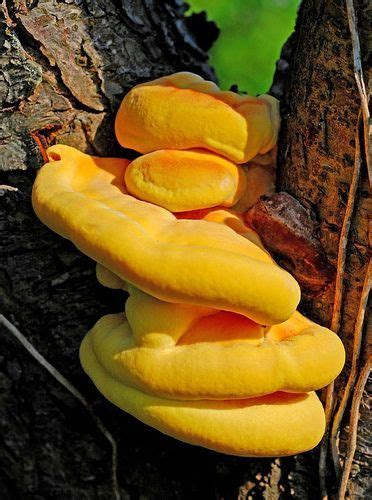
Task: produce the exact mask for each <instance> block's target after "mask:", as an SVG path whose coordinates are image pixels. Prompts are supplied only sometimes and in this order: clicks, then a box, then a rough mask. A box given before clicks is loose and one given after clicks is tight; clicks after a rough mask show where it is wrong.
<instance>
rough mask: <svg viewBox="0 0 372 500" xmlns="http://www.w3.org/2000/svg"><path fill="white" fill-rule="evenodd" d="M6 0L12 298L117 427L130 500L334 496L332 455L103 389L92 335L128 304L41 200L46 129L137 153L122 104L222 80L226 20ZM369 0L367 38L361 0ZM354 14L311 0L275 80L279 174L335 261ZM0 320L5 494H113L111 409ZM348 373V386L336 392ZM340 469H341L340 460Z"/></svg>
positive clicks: (318, 307)
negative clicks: (218, 72)
mask: <svg viewBox="0 0 372 500" xmlns="http://www.w3.org/2000/svg"><path fill="white" fill-rule="evenodd" d="M2 5H3V17H2V20H1V21H2V25H1V26H2V28H1V38H0V43H1V46H2V49H3V50H2V54H3V55H2V58H1V60H0V64H1V71H2V72H1V74H2V78H0V98H1V101H2V108H1V116H2V123H1V128H0V134H1V135H0V137H1V139H0V175H1V180H0V184H1V185H2V186H1V191H0V194H1V197H0V224H1V228H2V244H1V248H0V252H1V256H2V260H1V264H0V301H1V313H3V314H4V315H5V316H6V317H7V318H8V319H9V320H11V321H12V323H13V324H14V325H15V326H17V327H18V328H19V329H20V330H21V331H22V332H23V333H24V334H25V335H26V337H27V338H28V339H29V340H30V341H31V342H32V344H33V345H34V346H35V347H36V348H37V349H38V350H39V351H40V353H41V354H42V355H44V356H45V358H46V359H47V360H48V361H49V362H50V363H51V364H52V365H53V366H54V367H55V368H56V369H58V370H59V371H60V372H61V373H62V374H63V375H64V376H65V377H67V379H68V380H70V381H71V382H72V383H73V384H74V386H75V387H76V388H78V390H79V391H80V392H81V393H82V394H83V395H84V396H85V397H86V398H87V399H88V400H89V402H91V404H92V407H93V410H94V412H95V414H96V415H97V416H98V417H100V418H101V419H102V421H103V422H104V424H105V426H106V427H107V429H108V430H109V431H110V433H111V434H112V436H113V438H114V439H115V441H116V443H117V446H118V463H117V477H118V480H119V487H120V493H121V497H122V498H123V499H124V498H130V499H136V498H141V499H158V498H166V499H173V498H174V499H176V498H177V499H190V498H203V499H208V498H221V499H222V498H226V499H230V498H231V499H232V498H239V499H248V498H251V497H258V498H279V497H281V498H286V497H294V498H301V499H306V498H309V499H313V498H318V497H319V495H320V490H319V486H318V481H317V478H316V470H317V464H318V455H317V452H313V453H307V454H304V455H301V456H298V457H294V458H287V459H281V460H279V459H276V460H271V459H242V458H235V457H228V456H224V455H221V454H217V453H214V452H212V451H208V450H205V449H202V448H198V447H193V446H189V445H186V444H183V443H180V442H178V441H175V440H173V439H171V438H168V437H166V436H164V435H162V434H160V433H159V432H157V431H155V430H153V429H151V428H149V427H147V426H144V425H142V424H141V423H140V422H138V421H136V420H135V419H134V418H132V417H130V416H128V415H126V414H125V413H123V412H122V411H120V410H119V409H117V408H115V407H113V406H112V405H111V404H110V403H108V402H107V401H106V400H105V399H104V398H103V397H101V396H100V394H99V393H98V392H97V391H96V389H95V388H94V387H93V386H92V384H91V382H90V381H89V380H88V378H87V377H86V376H85V374H84V373H83V372H82V370H81V368H80V365H79V359H78V348H79V344H80V342H81V339H82V338H83V336H84V334H85V333H86V331H87V330H88V329H89V328H90V327H91V326H92V325H93V324H94V323H95V322H96V321H97V319H98V318H99V317H100V316H102V315H103V314H107V313H109V312H119V311H121V310H122V309H123V302H124V300H125V296H124V294H122V295H121V294H120V293H119V292H117V291H115V292H111V291H108V290H107V289H104V288H102V287H100V286H99V285H98V284H97V282H96V279H95V274H94V263H93V262H92V261H91V260H89V259H88V258H86V257H85V256H84V255H82V254H80V253H79V252H78V251H77V250H76V249H75V248H74V247H73V246H72V244H70V243H69V242H67V241H65V240H63V239H62V238H60V237H58V236H57V235H55V234H53V233H52V232H51V231H49V230H48V229H46V228H45V227H44V226H42V224H41V223H39V221H38V220H37V219H36V217H35V216H34V214H33V212H32V208H31V204H30V190H31V186H32V182H33V179H34V177H35V169H36V168H38V167H39V166H40V165H41V164H42V163H43V151H44V149H45V147H46V146H47V145H48V144H51V143H53V142H55V141H57V142H62V143H65V144H69V145H72V146H76V147H78V148H79V149H81V150H83V151H86V152H89V153H93V154H97V155H111V156H115V155H123V154H124V152H123V150H122V149H120V148H119V147H118V146H117V144H116V142H115V139H114V134H113V117H114V115H115V111H116V109H117V106H118V104H119V102H120V100H121V99H122V97H123V95H124V94H125V92H127V91H128V89H129V88H131V87H132V86H133V85H135V84H136V83H139V82H141V81H145V80H150V79H153V78H156V77H158V76H161V75H164V74H167V73H172V72H175V71H180V70H188V71H194V72H196V73H199V74H200V75H202V76H204V77H208V78H210V79H214V75H213V72H212V70H211V69H210V68H209V67H208V65H207V55H206V52H205V51H206V50H207V49H208V48H209V46H210V45H211V44H212V43H213V41H214V39H215V37H216V36H217V33H218V30H217V29H216V28H215V26H214V25H213V24H212V23H207V21H206V19H205V17H203V16H193V17H191V18H188V19H185V18H184V17H183V13H184V7H183V6H182V4H180V2H178V1H177V0H164V1H158V0H127V1H124V0H122V1H119V0H108V1H103V0H102V1H101V0H86V1H79V0H76V1H71V0H66V1H65V2H60V1H58V0H39V1H28V2H26V1H25V0H8V1H5V0H3V3H2ZM356 5H357V14H358V20H359V24H360V26H359V29H360V33H361V39H362V41H363V43H364V41H365V39H366V36H365V32H364V31H363V30H364V29H365V28H366V26H367V24H366V18H365V14H363V17H362V13H363V12H364V11H363V2H362V1H359V2H358V3H357V4H356ZM347 23H348V21H347V14H346V10H345V7H344V5H343V4H341V3H340V2H336V1H330V2H326V1H325V0H324V1H323V2H321V1H310V0H306V1H304V3H303V5H302V7H301V10H300V14H299V18H298V22H297V27H296V32H295V34H294V36H292V38H291V40H290V42H289V43H288V44H287V45H286V50H285V52H284V53H283V58H282V61H281V62H280V63H279V69H280V71H279V72H278V74H277V77H276V80H275V85H274V86H273V92H278V91H280V92H281V93H282V94H283V113H284V123H283V129H282V133H281V139H280V146H279V189H282V190H286V191H288V192H289V193H290V194H292V195H293V196H295V197H296V198H297V199H298V200H299V201H300V202H301V203H302V204H303V205H304V206H305V208H307V209H309V210H312V212H313V217H314V220H316V221H318V223H319V239H320V241H321V243H322V245H323V247H324V249H325V251H326V253H327V256H328V258H329V260H330V261H331V262H332V263H333V264H334V265H335V266H337V262H336V261H337V253H338V239H339V235H340V230H341V225H342V220H343V216H344V213H345V203H346V200H347V194H348V190H349V186H350V183H351V179H352V175H353V168H354V153H355V132H356V129H357V124H358V113H359V107H360V99H359V95H358V93H357V89H356V84H355V78H354V75H353V71H354V69H353V59H352V45H351V37H350V31H349V28H348V24H347ZM362 48H363V49H364V45H363V44H362ZM288 64H289V66H288ZM288 68H289V69H288ZM283 81H284V82H285V87H283ZM283 89H284V90H283ZM127 153H128V152H125V154H127ZM363 161H364V160H363ZM364 167H365V165H364V163H363V164H362V172H363V173H362V176H361V181H360V183H359V185H358V196H357V202H356V206H355V210H354V216H353V221H352V229H351V233H350V235H351V237H350V240H349V244H348V256H347V266H346V275H345V287H344V290H345V295H344V301H343V310H342V328H341V329H340V334H341V335H342V338H343V340H344V342H345V345H346V348H347V351H348V364H350V359H351V353H352V336H353V328H354V322H355V316H356V312H357V309H358V303H359V297H360V293H361V287H362V285H363V279H364V274H365V272H366V262H367V260H366V251H367V239H366V238H367V232H366V196H365V192H366V191H365V190H366V187H365V186H366V176H365V174H364V171H365V170H364ZM333 297H334V287H333V285H331V286H329V287H328V288H327V289H326V290H325V291H324V292H323V293H322V294H321V295H319V296H317V297H315V298H314V297H313V298H308V299H307V300H306V301H305V302H303V304H302V307H303V309H304V310H305V311H306V312H308V313H309V314H310V315H311V316H312V317H313V318H315V319H318V320H320V321H321V322H322V323H324V324H329V322H330V318H331V316H332V304H333ZM0 332H1V340H2V350H1V352H0V387H1V391H0V426H1V427H0V429H1V431H0V435H1V436H2V445H1V447H0V492H1V498H4V499H40V500H41V499H47V498H50V497H52V496H53V497H54V498H56V499H61V500H62V499H66V498H71V499H72V498H79V499H84V498H86V499H89V500H91V499H96V498H97V499H105V500H106V499H108V498H115V492H114V487H113V482H112V478H111V461H112V457H111V448H110V445H109V443H108V441H107V440H105V438H104V436H103V435H102V433H101V431H100V429H99V428H98V427H97V422H96V421H95V420H94V419H92V417H91V415H90V414H89V412H88V411H87V409H86V408H85V407H84V405H82V404H81V403H80V402H79V400H78V399H76V398H75V397H73V396H72V395H71V394H70V393H69V392H68V391H66V389H65V388H64V387H63V386H62V385H60V384H59V383H58V382H57V381H56V380H55V379H54V378H53V377H51V375H50V374H49V373H48V372H47V371H46V370H45V368H44V367H43V366H41V365H40V364H39V363H37V362H36V361H35V360H34V359H33V358H32V357H31V356H30V354H29V353H28V352H27V351H26V350H25V349H24V348H23V346H22V345H21V344H20V343H19V342H18V341H17V340H16V339H15V338H14V337H13V336H12V335H11V334H10V332H9V331H8V330H6V329H5V328H2V327H1V330H0ZM348 369H349V366H348ZM347 374H348V371H347V370H346V372H345V374H344V375H343V376H342V377H341V378H340V382H339V383H338V384H337V386H336V396H337V398H336V399H338V398H339V396H340V395H341V394H342V390H343V387H344V384H345V380H346V377H347ZM366 413H367V412H366V411H365V410H364V408H363V407H362V421H361V423H360V429H361V432H360V439H359V443H358V445H359V448H358V451H357V456H356V458H357V460H356V461H355V464H356V466H358V467H359V472H358V473H357V474H355V477H353V479H352V488H353V491H354V493H355V495H356V497H359V498H363V495H366V491H367V490H366V488H367V486H366V485H367V475H366V474H367V471H366V468H365V466H364V463H365V461H366V457H367V454H368V453H367V452H368V451H369V449H368V448H367V445H366V442H367V441H366V439H367V437H368V430H367V426H366V419H367V417H366ZM343 435H344V434H343ZM342 443H344V440H343V441H342ZM354 472H356V469H355V471H354ZM329 484H331V486H332V485H334V484H335V481H334V478H333V477H332V475H331V477H330V483H329ZM331 489H332V488H331Z"/></svg>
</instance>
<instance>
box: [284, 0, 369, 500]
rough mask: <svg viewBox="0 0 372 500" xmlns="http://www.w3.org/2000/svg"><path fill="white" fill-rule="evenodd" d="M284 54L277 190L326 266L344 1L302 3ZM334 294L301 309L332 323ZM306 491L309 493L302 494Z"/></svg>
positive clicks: (351, 282) (350, 75)
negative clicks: (298, 210)
mask: <svg viewBox="0 0 372 500" xmlns="http://www.w3.org/2000/svg"><path fill="white" fill-rule="evenodd" d="M354 5H355V9H356V13H357V21H358V25H357V29H358V32H359V38H360V42H361V49H362V63H363V65H364V70H365V73H366V72H367V71H366V70H367V69H368V68H367V57H368V54H367V50H368V49H367V36H368V26H369V25H368V21H367V20H368V16H369V14H370V9H368V5H367V2H365V1H363V0H359V1H356V2H354ZM285 56H286V58H287V62H288V63H289V64H285V63H283V64H282V67H284V69H285V71H286V74H287V79H286V81H285V85H284V91H283V102H282V116H283V124H282V129H281V135H280V148H279V173H278V177H279V182H278V189H280V190H284V191H287V192H288V193H290V194H291V195H293V196H294V197H295V198H296V199H297V200H298V201H300V202H301V204H302V205H304V206H305V207H307V208H308V210H309V213H311V214H312V217H313V219H315V220H317V221H318V223H319V232H318V237H319V240H320V242H321V244H322V246H323V248H324V250H325V252H326V254H327V256H328V259H329V260H330V262H331V264H333V265H334V266H335V267H337V254H338V243H339V238H340V234H341V228H342V224H343V219H344V216H345V208H346V203H347V198H348V194H349V189H350V184H351V180H352V176H353V170H354V156H355V136H356V132H357V130H358V114H359V110H360V102H361V100H360V95H359V92H358V89H357V85H356V80H355V75H354V65H353V55H352V42H351V35H350V30H349V25H348V16H347V11H346V4H345V3H344V2H339V1H335V0H332V1H317V0H312V1H305V2H303V4H302V6H301V8H300V11H299V15H298V19H297V27H296V32H295V34H294V35H293V36H292V38H291V40H290V46H289V47H286V52H285ZM361 135H362V134H361ZM361 146H362V166H361V168H362V170H361V178H360V181H359V184H358V189H357V194H356V200H355V210H354V214H353V217H352V221H351V229H350V234H349V239H348V244H347V257H346V263H345V278H344V283H343V289H344V296H343V301H342V310H341V326H340V329H339V335H340V336H341V338H342V340H343V342H344V344H345V348H346V351H347V364H346V367H345V370H344V371H343V373H342V375H341V376H340V377H339V379H338V381H337V383H336V386H335V396H336V408H337V405H338V403H339V400H340V398H341V396H342V393H343V390H344V386H345V382H346V378H347V376H348V373H349V371H350V363H351V357H352V352H353V331H354V326H355V320H356V315H357V311H358V305H359V301H360V295H361V291H362V287H363V281H364V277H365V275H366V272H367V267H368V259H369V255H368V214H367V211H368V209H369V210H370V208H371V203H370V200H369V199H368V178H367V169H366V162H365V157H363V148H364V146H365V145H364V144H363V140H362V145H361ZM334 294H335V287H334V283H333V285H332V286H330V287H328V288H326V289H325V290H324V292H323V293H321V294H320V295H319V296H317V297H314V298H312V299H308V300H306V301H303V302H302V309H303V310H304V311H305V312H306V313H308V314H309V315H310V316H311V317H312V318H314V319H316V320H318V321H320V322H321V323H322V324H324V325H327V326H329V325H330V323H331V317H332V310H333V305H334V304H333V303H334ZM366 323H367V322H366ZM365 338H366V334H365ZM366 343H367V341H366V339H365V341H364V342H363V349H362V351H363V352H362V359H361V363H360V364H361V365H362V362H363V361H365V359H363V358H365V356H366V355H367V351H366ZM368 409H369V408H368V396H367V393H366V394H365V397H364V400H363V404H362V406H361V418H360V422H359V438H358V446H357V452H356V455H355V461H354V467H353V470H352V474H351V483H350V491H349V493H350V495H351V496H352V497H354V498H369V497H370V495H371V489H370V488H371V485H370V479H369V477H370V466H371V451H372V449H371V426H370V424H371V421H370V417H369V416H368V413H369V412H368ZM348 417H349V411H347V412H346V414H345V418H344V423H343V430H342V432H341V443H340V448H341V453H342V452H344V450H345V439H346V426H347V424H348ZM332 469H333V467H332V465H331V464H330V463H329V464H328V470H329V478H328V479H329V488H328V489H329V491H330V492H331V493H334V494H335V481H334V476H333V475H332ZM314 479H315V478H314ZM304 495H305V497H306V494H305V492H304Z"/></svg>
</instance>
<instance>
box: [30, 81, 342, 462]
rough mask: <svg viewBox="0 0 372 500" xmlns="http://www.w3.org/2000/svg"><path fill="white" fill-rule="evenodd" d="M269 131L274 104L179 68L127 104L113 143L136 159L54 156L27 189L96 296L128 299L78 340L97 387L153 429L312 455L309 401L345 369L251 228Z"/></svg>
mask: <svg viewBox="0 0 372 500" xmlns="http://www.w3.org/2000/svg"><path fill="white" fill-rule="evenodd" d="M278 127H279V118H278V105H277V103H276V101H275V99H273V98H272V97H269V96H263V97H259V98H252V97H247V96H239V95H236V94H234V93H232V92H222V91H220V90H219V89H218V87H216V86H215V84H213V83H211V82H206V81H204V80H202V79H201V78H200V77H198V76H196V75H192V74H190V73H178V74H176V75H171V76H169V77H165V78H160V79H158V80H155V81H153V82H150V83H146V84H142V85H138V86H137V87H135V88H134V89H132V90H131V91H130V92H129V93H128V95H127V96H126V97H125V98H124V100H123V103H122V105H121V107H120V110H119V112H118V115H117V119H116V133H117V137H118V140H119V142H120V143H121V144H122V145H124V146H126V147H129V148H134V149H136V150H137V151H139V152H140V153H144V154H143V155H142V156H139V157H138V158H136V159H135V160H133V161H132V162H130V161H129V160H126V159H120V158H97V157H92V156H89V155H87V154H84V153H82V152H80V151H78V150H76V149H74V148H72V147H69V146H64V145H55V146H52V147H51V148H49V150H48V152H47V154H48V158H49V162H48V163H47V164H46V165H44V166H43V167H42V169H41V170H40V171H39V173H38V176H37V179H36V181H35V184H34V188H33V206H34V210H35V212H36V214H37V215H38V217H39V218H40V220H41V221H42V222H43V223H44V224H46V225H47V226H48V227H50V228H51V229H52V230H53V231H55V232H57V233H58V234H60V235H61V236H63V237H65V238H68V239H69V240H71V241H72V242H73V243H74V244H75V245H76V246H77V248H79V249H80V250H81V251H82V252H84V253H85V254H86V255H88V256H89V257H91V258H92V259H94V260H95V261H96V262H97V278H98V280H99V282H100V283H101V284H102V285H104V286H107V287H110V288H114V289H124V290H126V291H127V292H128V294H129V297H128V299H127V302H126V305H125V311H124V312H123V313H120V314H112V315H108V316H104V317H103V318H101V319H100V320H99V321H98V322H97V323H96V325H95V326H94V327H93V328H92V329H91V330H90V331H89V332H88V334H87V335H86V337H85V339H84V340H83V342H82V345H81V349H80V356H81V362H82V365H83V368H84V369H85V371H86V372H87V374H88V375H89V376H90V377H91V378H92V380H93V382H94V383H95V385H96V386H97V387H98V389H99V390H100V391H101V392H102V393H103V394H104V395H105V396H106V397H107V398H108V399H109V400H110V401H112V402H113V403H114V404H116V405H117V406H119V407H120V408H122V409H123V410H125V411H127V412H128V413H130V414H132V415H134V416H135V417H137V418H138V419H140V420H142V421H143V422H145V423H147V424H149V425H151V426H153V427H155V428H157V429H159V430H160V431H162V432H164V433H166V434H168V435H170V436H173V437H175V438H178V439H180V440H182V441H185V442H188V443H192V444H196V445H200V446H205V447H207V448H210V449H213V450H216V451H220V452H223V453H228V454H232V455H240V456H283V455H292V454H296V453H300V452H303V451H306V450H309V449H311V448H313V447H314V446H316V445H317V444H318V442H319V441H320V439H321V437H322V435H323V432H324V427H325V418H324V411H323V407H322V405H321V403H320V401H319V400H318V398H317V396H316V394H315V392H314V391H316V390H318V389H320V388H322V387H324V386H325V385H327V384H329V383H330V382H331V381H332V380H334V378H335V377H337V375H338V374H339V372H340V371H341V369H342V366H343V364H344V349H343V346H342V343H341V341H340V340H339V338H338V337H337V335H335V334H334V333H333V332H331V331H330V330H328V329H327V328H324V327H321V326H319V325H317V324H315V323H313V322H312V321H310V320H308V319H307V318H305V317H304V316H302V315H301V314H300V313H299V312H297V311H296V308H297V305H298V303H299V300H300V289H299V286H298V284H297V282H296V280H295V279H294V278H293V277H292V276H291V275H290V274H289V273H288V272H287V271H285V270H284V269H282V268H281V267H279V266H278V265H277V264H276V263H275V262H274V260H273V259H272V257H271V256H270V254H269V253H268V252H267V250H266V249H265V248H264V245H263V243H262V241H261V238H260V236H259V234H257V233H256V232H255V231H254V230H253V229H252V228H251V227H249V226H248V225H247V222H246V218H245V212H246V211H247V209H248V208H249V207H250V206H251V205H252V203H254V201H255V200H257V198H258V197H259V196H260V195H261V194H263V193H264V192H265V190H267V191H268V192H271V191H272V186H273V175H274V174H272V173H269V174H268V175H265V173H264V172H265V170H264V169H265V168H268V169H272V170H273V168H274V167H273V157H274V155H273V154H272V152H273V150H274V148H275V144H276V137H277V132H278ZM252 160H253V161H252ZM246 162H248V164H246ZM243 163H244V164H243ZM252 165H253V167H252ZM249 169H252V172H253V171H254V173H252V172H251V173H250V172H249ZM260 172H263V174H262V176H263V180H261V179H260ZM247 193H248V194H247ZM252 200H253V201H252ZM265 236H266V235H265Z"/></svg>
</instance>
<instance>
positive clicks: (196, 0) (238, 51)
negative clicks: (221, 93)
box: [187, 0, 300, 95]
mask: <svg viewBox="0 0 372 500" xmlns="http://www.w3.org/2000/svg"><path fill="white" fill-rule="evenodd" d="M187 2H188V3H189V5H190V10H189V12H190V13H191V12H200V11H202V10H205V11H206V12H207V15H208V19H209V20H213V21H215V22H216V24H217V26H218V27H219V28H220V30H221V33H220V35H219V37H218V39H217V41H216V42H215V44H214V46H213V47H212V49H211V51H210V54H211V59H210V61H211V65H212V66H214V68H215V70H216V73H217V77H218V79H219V82H220V86H221V88H223V89H229V88H230V86H231V85H233V84H237V85H238V86H239V90H244V91H246V92H248V94H252V95H255V94H261V93H263V92H265V91H267V90H268V88H269V87H270V85H271V82H272V78H273V74H274V70H275V62H276V61H277V59H278V57H279V54H280V50H281V47H282V45H283V43H284V42H285V41H286V39H287V38H288V36H289V35H290V34H291V32H292V31H293V28H294V23H295V19H296V11H297V7H298V5H299V3H300V2H299V0H187Z"/></svg>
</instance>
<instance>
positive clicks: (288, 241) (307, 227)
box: [246, 192, 334, 297]
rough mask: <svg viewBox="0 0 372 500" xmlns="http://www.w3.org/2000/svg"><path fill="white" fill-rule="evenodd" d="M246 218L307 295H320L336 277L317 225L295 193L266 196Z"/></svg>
mask: <svg viewBox="0 0 372 500" xmlns="http://www.w3.org/2000/svg"><path fill="white" fill-rule="evenodd" d="M246 219H247V222H248V223H249V225H250V226H251V227H252V228H253V229H255V230H256V231H257V232H258V234H259V235H260V238H261V239H262V241H263V243H264V245H265V247H266V248H267V249H268V250H269V251H270V253H271V254H272V255H274V256H275V258H276V261H277V262H278V263H279V264H280V265H282V266H283V267H285V268H286V269H287V270H288V271H289V272H290V273H291V274H292V275H293V276H294V277H295V278H296V280H297V281H298V283H299V285H300V287H301V292H302V294H303V296H306V297H309V296H310V297H312V296H317V295H319V294H320V293H321V292H323V291H324V289H325V288H326V287H327V286H328V285H329V284H330V283H331V282H332V281H333V279H334V268H333V267H332V266H331V265H330V263H329V262H328V259H327V256H326V254H325V252H324V250H323V248H322V245H321V244H320V242H319V240H318V238H317V225H316V223H315V221H313V220H312V219H311V217H310V214H309V212H308V211H307V210H306V209H305V208H304V207H303V206H302V205H301V203H300V202H299V201H298V200H296V199H295V198H293V196H291V195H290V194H288V193H284V192H281V193H275V194H273V195H271V196H264V197H262V198H261V199H260V200H259V201H258V202H257V203H256V204H255V205H254V206H253V207H252V208H251V209H250V210H249V211H248V213H247V217H246Z"/></svg>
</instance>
